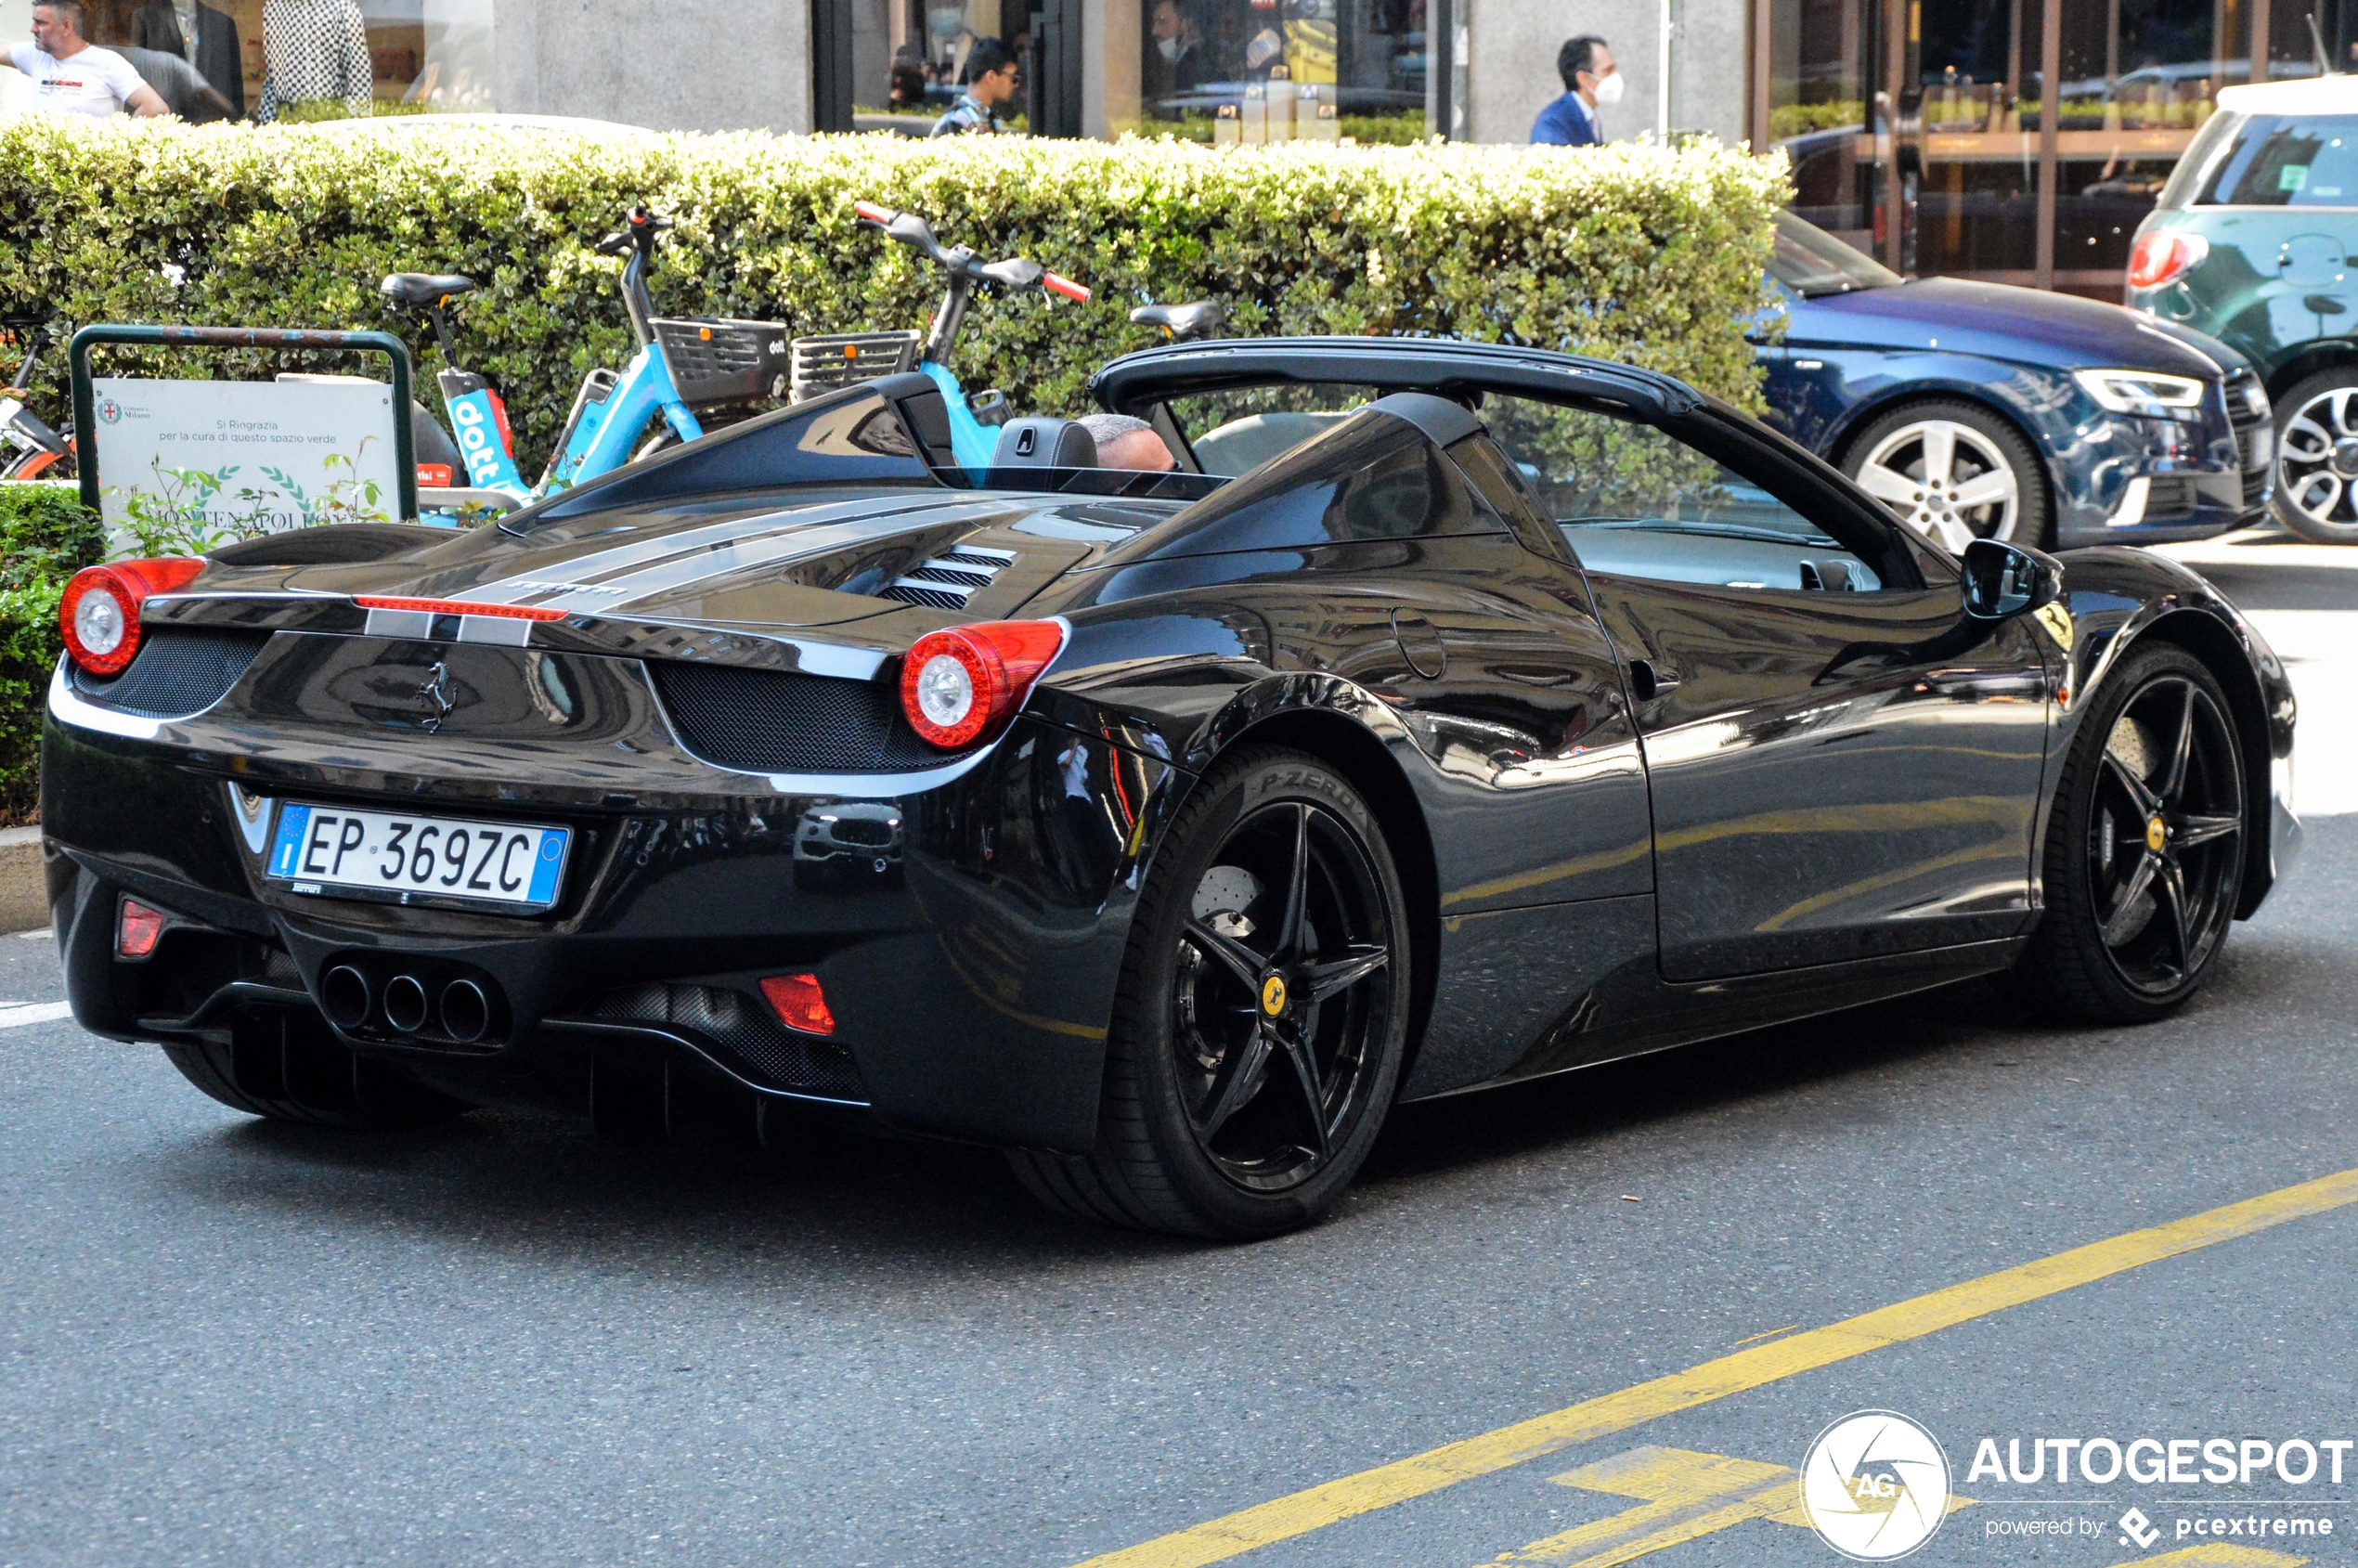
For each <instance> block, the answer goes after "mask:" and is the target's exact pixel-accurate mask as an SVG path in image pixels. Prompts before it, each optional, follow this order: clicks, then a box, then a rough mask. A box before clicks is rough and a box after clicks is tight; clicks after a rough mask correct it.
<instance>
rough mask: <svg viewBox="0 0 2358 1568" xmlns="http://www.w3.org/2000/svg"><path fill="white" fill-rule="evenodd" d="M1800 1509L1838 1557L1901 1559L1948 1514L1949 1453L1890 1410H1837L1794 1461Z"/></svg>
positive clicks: (1936, 1528)
mask: <svg viewBox="0 0 2358 1568" xmlns="http://www.w3.org/2000/svg"><path fill="white" fill-rule="evenodd" d="M1801 1511H1802V1513H1803V1515H1804V1516H1805V1517H1807V1519H1808V1521H1809V1527H1810V1528H1811V1529H1812V1530H1815V1531H1816V1532H1818V1538H1819V1539H1820V1540H1821V1541H1823V1542H1825V1543H1826V1544H1827V1545H1828V1546H1830V1547H1832V1548H1833V1549H1834V1550H1836V1551H1838V1552H1840V1553H1842V1554H1843V1556H1845V1557H1848V1558H1855V1559H1856V1560H1858V1561H1859V1562H1891V1561H1892V1560H1894V1559H1895V1558H1901V1557H1905V1556H1907V1555H1908V1554H1909V1553H1910V1552H1911V1551H1913V1550H1915V1549H1917V1548H1918V1547H1920V1546H1922V1545H1924V1543H1925V1542H1926V1541H1928V1540H1930V1539H1932V1536H1933V1532H1935V1531H1936V1530H1938V1529H1939V1528H1940V1522H1941V1520H1942V1519H1944V1518H1946V1517H1947V1516H1948V1512H1949V1458H1948V1456H1947V1455H1946V1454H1944V1453H1942V1452H1941V1449H1940V1444H1939V1441H1938V1440H1937V1439H1936V1438H1935V1437H1934V1436H1933V1435H1932V1433H1931V1432H1926V1431H1925V1430H1924V1428H1923V1427H1922V1426H1920V1425H1918V1424H1917V1423H1916V1422H1914V1421H1912V1420H1910V1419H1908V1418H1907V1417H1905V1416H1903V1415H1900V1414H1899V1413H1898V1412H1897V1411H1895V1410H1861V1411H1859V1412H1858V1413H1857V1414H1856V1415H1850V1416H1845V1417H1844V1418H1843V1419H1840V1420H1838V1421H1836V1422H1834V1424H1833V1425H1832V1426H1830V1427H1828V1428H1827V1429H1826V1430H1825V1431H1823V1432H1820V1433H1819V1434H1818V1438H1817V1441H1816V1442H1814V1443H1812V1444H1810V1445H1809V1453H1808V1455H1807V1458H1804V1459H1803V1460H1802V1461H1801Z"/></svg>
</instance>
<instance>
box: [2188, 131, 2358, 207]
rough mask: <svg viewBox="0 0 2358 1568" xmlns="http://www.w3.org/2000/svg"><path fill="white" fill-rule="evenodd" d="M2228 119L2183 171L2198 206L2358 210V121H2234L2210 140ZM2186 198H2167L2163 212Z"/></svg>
mask: <svg viewBox="0 0 2358 1568" xmlns="http://www.w3.org/2000/svg"><path fill="white" fill-rule="evenodd" d="M2228 119H2229V117H2228V116H2227V115H2224V114H2222V115H2218V116H2215V117H2214V121H2213V125H2206V126H2204V127H2203V130H2204V133H2205V134H2204V135H2203V136H2201V137H2198V138H2197V140H2196V146H2194V147H2193V148H2191V149H2188V153H2187V157H2186V159H2185V162H2183V163H2182V164H2180V167H2181V168H2182V169H2183V168H2192V169H2193V171H2194V174H2193V176H2192V179H2191V180H2190V181H2189V182H2188V184H2190V185H2191V187H2192V190H2191V197H2192V200H2193V201H2194V203H2195V204H2196V205H2197V206H2205V207H2358V114H2304V115H2298V116H2296V115H2289V114H2253V115H2249V116H2244V115H2237V116H2235V117H2234V119H2233V120H2232V122H2231V123H2229V124H2227V125H2226V126H2224V127H2223V128H2220V129H2218V130H2216V131H2215V132H2214V126H2215V125H2216V123H2217V122H2218V121H2221V120H2228ZM2170 183H2171V185H2172V187H2173V189H2171V190H2170V191H2167V192H2165V193H2164V196H2163V205H2165V206H2170V205H2176V204H2177V203H2174V202H2172V201H2170V200H2169V198H2170V197H2171V196H2181V197H2182V198H2183V196H2184V195H2186V194H2187V193H2186V192H2182V191H2180V190H2178V189H2175V188H2174V187H2176V186H2177V185H2178V184H2179V182H2178V181H2176V180H2172V181H2171V182H2170Z"/></svg>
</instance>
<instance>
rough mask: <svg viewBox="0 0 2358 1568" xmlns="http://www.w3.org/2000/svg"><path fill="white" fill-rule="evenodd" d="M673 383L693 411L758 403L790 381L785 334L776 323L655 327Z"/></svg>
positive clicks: (660, 323) (665, 324)
mask: <svg viewBox="0 0 2358 1568" xmlns="http://www.w3.org/2000/svg"><path fill="white" fill-rule="evenodd" d="M655 341H656V342H657V343H661V344H663V355H664V357H665V358H666V359H667V360H669V361H670V362H671V383H672V385H674V386H676V387H678V388H679V389H680V399H681V401H683V402H685V403H686V404H687V405H688V406H689V407H690V408H698V407H720V406H726V405H729V404H732V403H759V402H762V401H764V400H766V399H769V398H773V397H777V396H779V395H782V394H783V393H784V391H785V384H784V383H785V381H786V369H787V358H786V329H785V328H784V327H783V326H781V325H780V324H779V323H777V322H775V321H667V320H660V319H659V320H657V321H656V322H655Z"/></svg>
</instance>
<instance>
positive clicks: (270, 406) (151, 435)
mask: <svg viewBox="0 0 2358 1568" xmlns="http://www.w3.org/2000/svg"><path fill="white" fill-rule="evenodd" d="M91 392H92V399H91V401H92V408H91V413H92V415H93V416H94V418H95V426H96V434H97V441H96V443H95V444H94V443H88V442H85V443H84V449H85V450H87V449H89V448H90V447H92V446H93V445H95V447H96V448H97V454H98V462H99V473H98V500H99V514H100V515H101V516H102V517H104V518H105V519H106V523H107V526H108V531H109V532H110V534H111V535H112V536H114V538H116V539H117V540H118V541H123V542H138V541H140V540H142V539H148V538H150V537H152V536H157V535H166V534H168V535H170V536H171V537H173V538H174V539H175V544H176V545H177V547H178V548H179V549H180V550H182V551H189V552H196V551H201V550H203V549H209V548H214V544H215V543H216V542H217V543H221V544H226V543H227V542H229V541H230V540H232V539H239V538H252V537H253V536H254V535H257V534H266V533H281V532H284V531H285V530H287V529H290V528H306V527H310V526H313V525H317V524H321V523H390V522H393V521H395V518H396V517H397V515H398V513H399V509H400V500H399V496H400V488H399V480H398V476H399V473H400V469H399V460H398V456H397V454H396V451H395V447H396V445H397V443H396V442H395V431H394V422H393V421H394V412H393V389H392V388H391V387H389V386H387V385H385V384H384V383H382V382H372V381H361V380H357V379H355V380H343V379H341V378H339V379H336V380H325V379H321V380H305V381H302V382H219V381H148V380H139V379H131V378H124V377H112V376H108V377H97V378H94V379H93V381H92V382H91Z"/></svg>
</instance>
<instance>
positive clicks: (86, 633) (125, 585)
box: [58, 555, 204, 675]
mask: <svg viewBox="0 0 2358 1568" xmlns="http://www.w3.org/2000/svg"><path fill="white" fill-rule="evenodd" d="M203 570H204V563H203V562H202V561H200V560H198V559H197V558H195V557H194V556H188V555H167V556H161V557H158V558H156V559H154V560H150V561H117V562H114V563H113V564H110V565H105V566H85V567H84V568H83V569H82V570H81V571H79V572H76V573H75V574H74V575H73V580H72V581H71V582H70V583H68V584H66V592H65V597H64V598H63V599H62V600H60V601H59V602H58V628H59V629H60V630H61V631H62V632H63V633H64V634H65V641H66V653H67V654H69V655H70V656H71V658H72V659H73V662H74V663H76V664H78V665H80V666H81V667H83V668H84V669H86V670H88V671H89V672H90V673H91V674H93V675H120V674H121V673H122V672H123V670H124V668H126V667H128V666H129V665H130V663H131V661H132V659H133V658H135V657H136V656H137V654H138V652H139V606H140V605H141V604H143V603H147V600H148V597H149V595H150V594H156V593H170V592H172V591H173V590H175V589H180V588H185V587H187V586H188V583H189V581H190V580H191V579H192V578H194V577H196V575H197V574H198V573H199V572H201V571H203Z"/></svg>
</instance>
